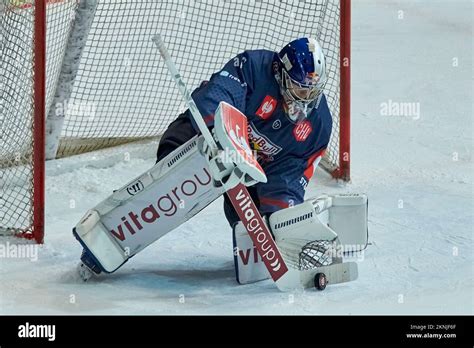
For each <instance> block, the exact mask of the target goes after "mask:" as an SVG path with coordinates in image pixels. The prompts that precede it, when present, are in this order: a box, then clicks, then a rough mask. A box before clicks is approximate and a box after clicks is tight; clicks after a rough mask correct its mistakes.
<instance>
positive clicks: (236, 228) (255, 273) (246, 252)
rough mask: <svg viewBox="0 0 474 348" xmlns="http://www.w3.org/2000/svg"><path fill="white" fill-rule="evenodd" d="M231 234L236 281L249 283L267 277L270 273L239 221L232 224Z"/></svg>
mask: <svg viewBox="0 0 474 348" xmlns="http://www.w3.org/2000/svg"><path fill="white" fill-rule="evenodd" d="M232 234H233V244H234V265H235V276H236V279H237V282H238V283H239V284H249V283H255V282H258V281H260V280H264V279H269V278H270V273H268V270H267V268H266V267H265V264H264V263H263V261H262V258H261V256H260V255H259V254H258V252H257V248H255V246H254V245H253V242H252V239H251V238H250V236H249V234H248V232H247V230H246V229H245V227H244V225H243V223H242V222H241V221H239V222H236V223H235V224H234V225H233V228H232Z"/></svg>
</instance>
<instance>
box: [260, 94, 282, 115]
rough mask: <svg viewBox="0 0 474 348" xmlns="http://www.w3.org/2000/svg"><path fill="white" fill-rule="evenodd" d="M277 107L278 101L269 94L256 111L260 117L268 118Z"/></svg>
mask: <svg viewBox="0 0 474 348" xmlns="http://www.w3.org/2000/svg"><path fill="white" fill-rule="evenodd" d="M276 107H277V101H276V99H275V98H273V97H272V96H269V95H267V96H266V97H265V99H263V102H262V105H260V107H259V108H258V110H257V112H256V113H255V114H256V115H257V116H258V117H260V118H263V119H264V120H266V119H267V118H269V117H270V116H271V115H272V114H273V112H274V111H275V109H276Z"/></svg>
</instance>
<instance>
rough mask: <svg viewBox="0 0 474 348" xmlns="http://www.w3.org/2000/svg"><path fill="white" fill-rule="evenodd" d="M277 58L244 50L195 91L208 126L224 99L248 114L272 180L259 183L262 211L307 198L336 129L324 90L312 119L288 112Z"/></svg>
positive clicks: (253, 139) (255, 144)
mask: <svg viewBox="0 0 474 348" xmlns="http://www.w3.org/2000/svg"><path fill="white" fill-rule="evenodd" d="M277 58H278V56H277V54H276V53H275V52H272V51H268V50H249V51H244V52H243V53H241V54H239V55H237V56H236V57H235V58H233V59H232V60H231V61H229V62H228V63H227V64H226V65H225V66H224V68H223V69H222V70H220V71H219V72H217V73H215V74H213V75H212V77H211V78H210V80H209V82H207V83H203V84H202V85H201V86H200V87H199V88H197V89H196V90H195V91H194V92H193V93H192V97H193V99H194V101H195V102H196V105H197V107H198V109H199V111H200V112H201V114H202V115H203V117H204V120H205V122H206V124H207V126H208V127H212V126H213V122H214V112H215V110H216V109H217V106H218V105H219V103H220V102H221V101H225V102H227V103H229V104H231V105H233V106H234V107H236V108H237V109H239V110H240V111H241V112H242V113H244V114H245V115H246V116H247V119H248V125H249V129H248V131H249V140H250V145H251V147H253V149H254V150H256V151H257V154H258V160H259V162H260V164H261V165H262V168H263V169H264V170H265V174H266V175H267V178H268V181H267V183H265V184H263V183H259V184H257V185H256V189H257V194H258V198H259V201H260V211H261V213H263V214H266V213H272V212H274V211H277V210H279V209H282V208H286V207H288V206H291V205H294V204H299V203H302V202H303V200H304V191H305V188H306V186H307V183H308V181H309V179H310V178H311V176H312V175H313V171H314V168H313V167H314V166H313V165H314V164H315V163H316V164H317V163H318V162H319V159H320V158H321V156H322V155H323V153H324V151H325V149H326V147H327V145H328V143H329V137H330V135H331V129H332V118H331V113H330V111H329V108H328V105H327V102H326V98H325V96H324V95H321V96H320V98H319V100H318V101H317V103H316V106H315V107H314V108H313V109H312V111H311V113H310V114H309V116H308V118H307V120H305V121H303V122H300V123H294V122H293V121H292V120H291V119H290V118H289V117H288V116H287V114H286V112H285V107H286V105H285V103H284V100H283V96H282V95H281V93H280V87H279V84H278V82H277V81H276V79H275V75H274V68H275V66H274V64H276V59H277ZM187 114H188V117H190V115H189V111H187ZM190 118H191V121H192V122H193V126H194V128H195V129H196V130H198V129H197V126H196V125H195V124H194V121H193V120H192V117H190Z"/></svg>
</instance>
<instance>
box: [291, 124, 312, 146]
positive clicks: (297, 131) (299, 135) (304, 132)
mask: <svg viewBox="0 0 474 348" xmlns="http://www.w3.org/2000/svg"><path fill="white" fill-rule="evenodd" d="M312 131H313V127H311V123H310V122H309V121H308V120H306V121H303V122H299V123H298V124H297V125H296V126H295V128H294V129H293V135H294V137H295V139H296V141H305V140H306V139H307V138H308V136H309V135H310V134H311V132H312Z"/></svg>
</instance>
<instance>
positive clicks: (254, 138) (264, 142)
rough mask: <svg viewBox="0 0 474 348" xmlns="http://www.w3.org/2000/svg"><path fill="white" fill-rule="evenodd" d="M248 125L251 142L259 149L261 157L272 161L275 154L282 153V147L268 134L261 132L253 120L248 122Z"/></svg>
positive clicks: (254, 147) (258, 153)
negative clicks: (269, 137)
mask: <svg viewBox="0 0 474 348" xmlns="http://www.w3.org/2000/svg"><path fill="white" fill-rule="evenodd" d="M247 127H248V135H249V141H250V144H251V145H252V146H253V149H254V150H256V151H257V155H258V157H259V159H262V160H264V161H272V160H273V156H275V155H277V154H278V153H280V151H281V150H282V148H281V147H280V146H278V145H276V144H275V143H273V142H271V141H270V140H269V139H268V138H267V137H266V136H264V135H262V134H260V133H259V132H258V131H257V130H256V129H255V126H254V125H253V124H252V123H251V122H249V123H248V126H247Z"/></svg>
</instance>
